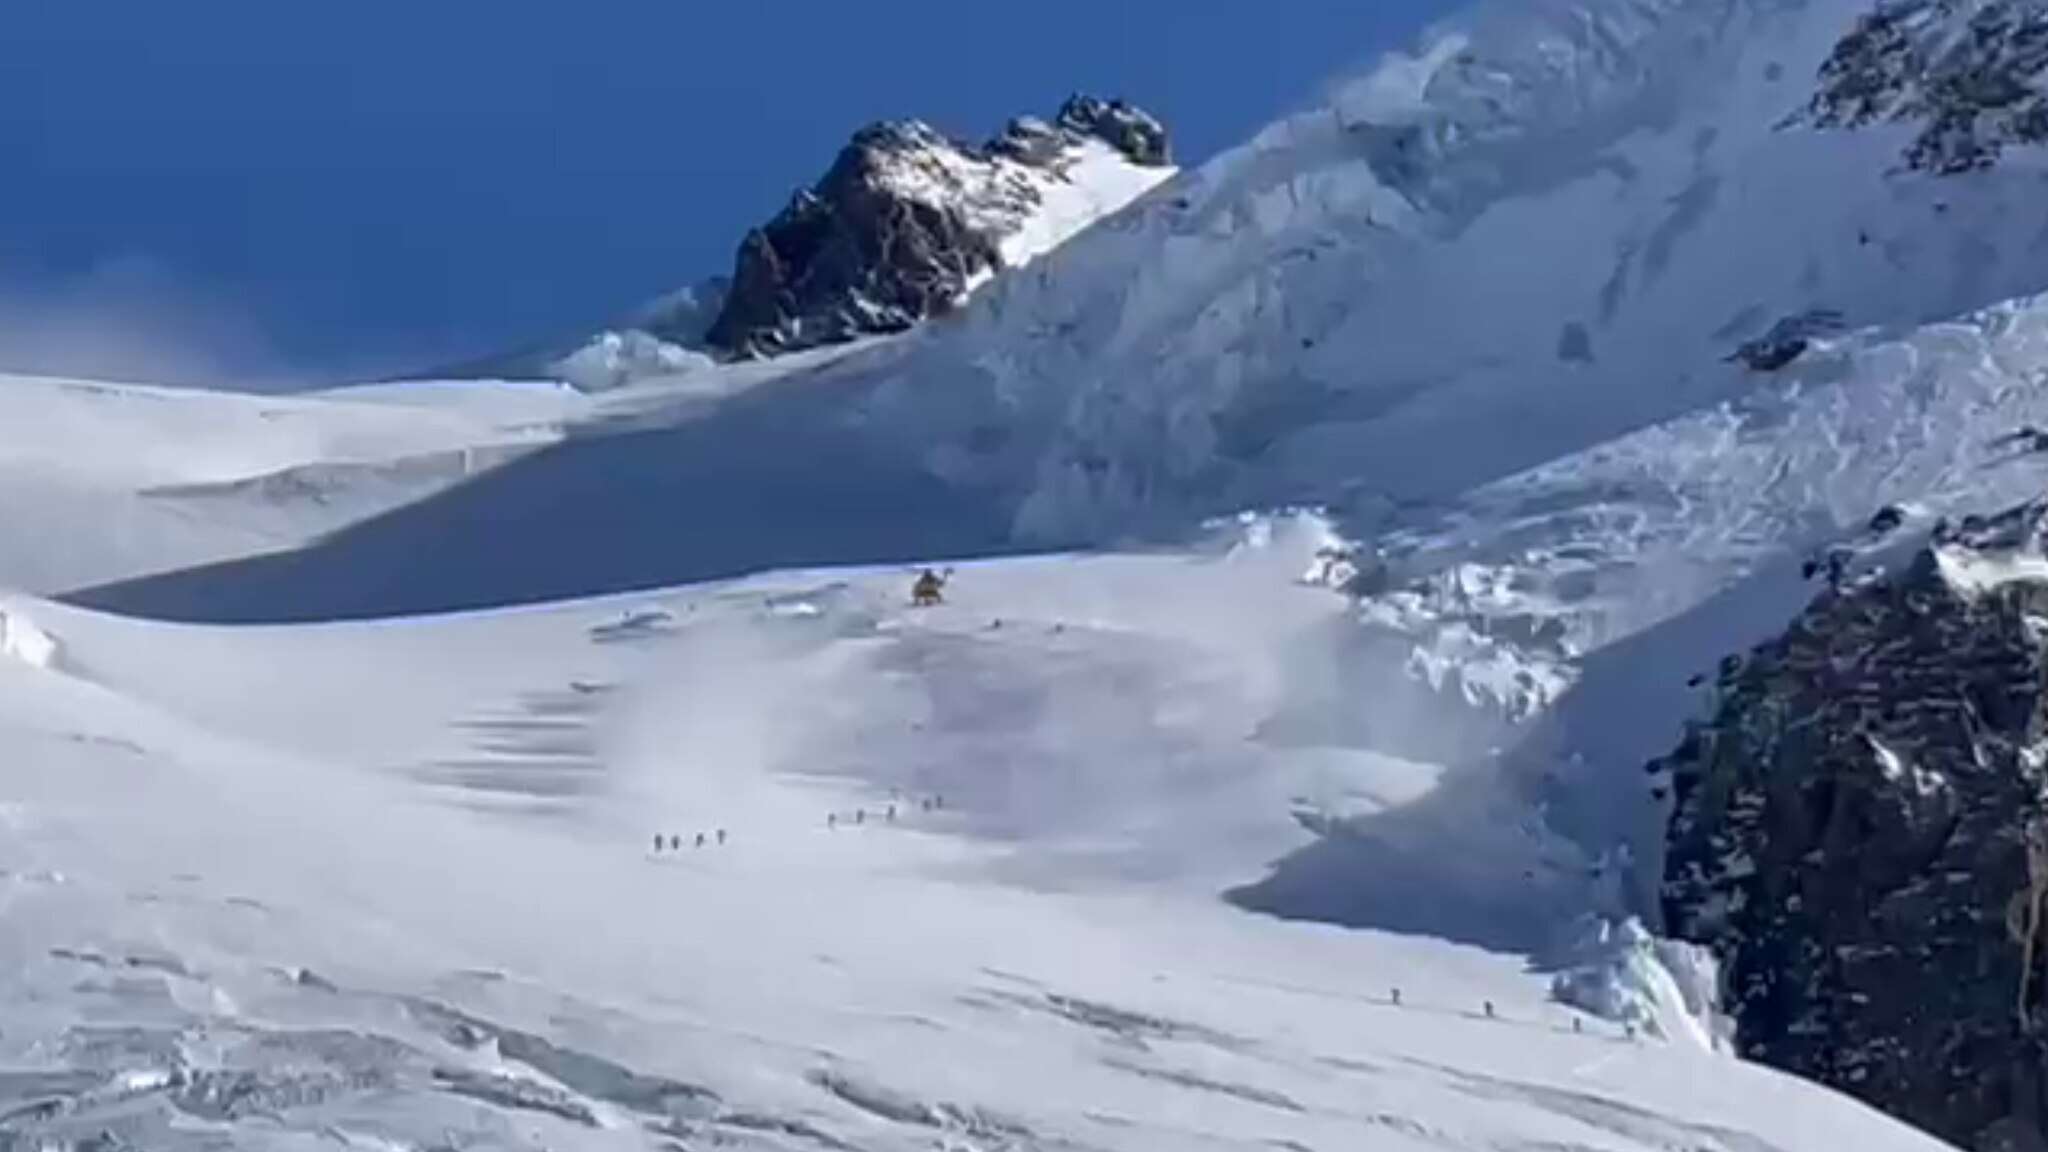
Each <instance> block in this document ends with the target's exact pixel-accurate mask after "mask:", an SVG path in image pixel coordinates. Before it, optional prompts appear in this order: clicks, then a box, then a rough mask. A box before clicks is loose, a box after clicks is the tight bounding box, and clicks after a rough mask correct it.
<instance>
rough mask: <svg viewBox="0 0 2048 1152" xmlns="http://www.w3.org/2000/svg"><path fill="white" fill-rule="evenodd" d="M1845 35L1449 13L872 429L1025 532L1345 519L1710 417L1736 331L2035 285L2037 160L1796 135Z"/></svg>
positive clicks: (963, 351) (1765, 10) (1544, 8)
mask: <svg viewBox="0 0 2048 1152" xmlns="http://www.w3.org/2000/svg"><path fill="white" fill-rule="evenodd" d="M1866 10H1867V8H1866V6H1865V5H1864V4H1862V3H1861V2H1860V0H1816V2H1814V3H1808V4H1798V5H1795V4H1785V3H1779V2H1776V0H1658V2H1647V3H1645V2H1633V0H1629V2H1623V0H1578V2H1566V0H1548V2H1542V3H1534V4H1513V5H1497V6H1495V7H1492V8H1489V9H1486V10H1482V11H1481V12H1479V13H1478V14H1475V15H1473V16H1471V17H1468V18H1465V19H1463V20H1460V21H1458V22H1456V23H1454V24H1450V25H1446V26H1445V27H1443V28H1441V29H1439V30H1438V31H1436V32H1434V33H1433V34H1432V35H1431V36H1430V37H1428V38H1427V39H1426V40H1425V42H1424V44H1423V47H1422V48H1421V49H1420V50H1419V51H1418V52H1417V53H1416V54H1414V55H1413V56H1410V57H1400V58H1396V59H1393V60H1390V61H1389V62H1387V63H1385V64H1384V65H1382V66H1381V67H1380V68H1378V69H1376V70H1374V71H1372V72H1370V73H1369V74H1367V75H1365V76H1362V77H1360V78H1357V79H1354V80H1351V81H1348V82H1344V83H1340V84H1338V85H1336V86H1334V88H1333V89H1332V91H1331V93H1330V95H1329V97H1328V99H1327V100H1325V101H1324V102H1323V103H1322V104H1321V105H1320V106H1318V107H1315V108H1313V109H1311V110H1309V111H1307V112H1304V113H1302V114H1301V115H1299V116H1296V117H1293V118H1291V119H1289V120H1286V121H1284V122H1282V123H1279V124H1277V125H1275V126H1273V127H1272V128H1270V129H1269V130H1267V131H1266V132H1264V133H1262V134H1261V135H1260V136H1259V137H1258V138H1257V139H1256V140H1254V141H1252V142H1251V143H1249V144H1247V145H1245V146H1244V147H1242V148H1239V149H1237V150H1235V151H1233V152H1230V153H1227V154H1225V155H1224V156H1222V157H1220V158H1218V159H1217V160H1215V161H1213V162H1212V163H1210V164H1208V165H1205V166H1204V167H1203V168H1202V169H1200V170H1199V171H1196V172H1192V173H1190V174H1188V175H1187V176H1186V177H1185V178H1183V179H1182V180H1181V181H1179V182H1178V183H1177V184H1176V185H1175V186H1174V187H1172V188H1171V189H1169V190H1166V191H1163V192H1162V193H1161V194H1159V195H1156V196H1153V197H1151V198H1148V199H1147V200H1146V201H1145V202H1144V203H1142V204H1141V205H1140V206H1139V207H1137V208H1136V209H1134V210H1133V211H1130V212H1127V213H1125V214H1123V215H1121V216H1119V217H1118V218H1116V219H1115V220H1114V221H1112V222H1111V223H1110V224H1109V225H1108V226H1106V227H1102V228H1097V229H1093V230H1091V231H1090V232H1089V233H1087V234H1086V235H1085V236H1083V237H1081V238H1079V239H1078V240H1077V241H1076V242H1075V243H1073V244H1071V245H1069V246H1067V247H1066V248H1064V249H1062V250H1061V251H1060V252H1059V253H1058V254H1057V256H1056V257H1054V258H1052V259H1049V260H1046V261H1044V262H1042V263H1041V264H1040V265H1037V266H1035V267H1034V268H1033V269H1031V270H1030V271H1029V272H1028V273H1027V274H1025V275H1021V276H1016V277H1010V278H1007V279H1006V280H1004V281H1003V282H1001V283H999V284H996V285H992V286H991V287H990V288H989V289H988V290H987V291H986V292H985V293H984V294H983V296H982V297H980V298H977V300H976V302H975V303H974V305H973V306H972V307H971V308H969V309H968V310H967V313H966V315H965V316H963V317H962V318H960V320H959V321H958V322H956V323H953V324H949V325H948V326H947V327H946V330H944V331H943V332H934V333H931V334H929V335H928V337H927V338H926V339H925V340H923V341H921V346H920V347H919V349H918V354H917V355H916V356H914V357H912V358H911V359H910V360H909V361H907V362H906V364H905V365H904V366H903V367H902V368H901V369H900V370H899V371H896V372H894V373H893V375H892V377H891V379H890V381H889V382H888V383H887V384H886V385H885V386H883V387H882V388H881V389H880V390H879V393H878V395H877V396H876V397H875V399H874V401H873V404H872V414H873V416H874V418H875V420H874V422H875V424H876V426H877V427H881V428H884V429H891V430H895V431H898V432H900V433H901V436H902V443H903V444H904V445H905V447H906V450H915V451H919V452H921V453H922V454H924V455H925V456H926V458H927V459H928V460H929V461H930V463H931V464H932V465H933V466H934V467H936V468H938V469H940V470H942V471H943V472H945V473H946V474H947V475H950V476H954V477H957V478H960V479H962V480H972V481H975V482H988V483H994V484H1000V485H1005V486H1008V487H1009V488H1010V489H1011V490H1012V491H1014V492H1015V498H1016V501H1017V503H1018V506H1019V509H1020V511H1019V514H1018V520H1017V525H1018V528H1019V529H1020V530H1021V531H1023V532H1025V533H1027V534H1034V535H1036V536H1038V537H1039V538H1045V539H1072V538H1100V537H1102V536H1106V535H1115V534H1117V533H1119V532H1123V531H1129V530H1132V529H1143V528H1146V527H1148V526H1152V525H1159V524H1172V523H1176V522H1184V521H1185V520H1186V518H1187V517H1188V516H1190V515H1191V514H1196V515H1199V514H1201V513H1204V512H1210V511H1214V510H1216V509H1218V508H1228V507H1233V506H1261V505H1267V506H1270V505H1273V504H1278V503H1287V502H1294V501H1302V500H1309V501H1318V502H1330V503H1335V504H1338V505H1340V506H1343V507H1345V508H1346V510H1347V512H1352V513H1358V512H1360V510H1363V511H1364V512H1369V511H1370V510H1371V509H1372V508H1373V507H1374V506H1375V505H1377V504H1380V503H1381V502H1384V501H1387V500H1393V501H1397V502H1401V501H1426V500H1434V499H1438V498H1441V497H1444V496H1446V495H1449V494H1452V493H1455V492H1458V491H1461V490H1464V489H1467V488H1470V487H1472V486H1474V485H1476V484H1480V483H1484V482H1486V481H1489V480H1492V479H1497V478H1499V477H1501V476H1505V475H1508V474H1511V473H1513V472H1515V471H1518V470H1520V469H1522V468H1525V467H1528V466H1531V465H1533V464H1536V463H1538V462H1540V461H1542V460H1545V459H1550V458H1554V457H1556V456H1559V455H1563V454H1567V453H1569V452H1572V451H1575V450H1577V449H1580V448H1583V447H1586V446H1588V445H1590V444H1592V443H1596V442H1599V441H1601V440H1604V439H1607V438H1609V437H1612V436H1614V435H1617V434H1621V433H1624V432H1626V431H1628V430H1630V429H1632V428H1636V427H1640V426H1642V425H1644V424H1647V423H1651V422H1654V421H1657V420H1660V419H1664V418H1667V417H1670V416H1673V415H1676V414H1679V413H1682V412H1686V411H1689V410H1693V409H1697V408H1703V407H1710V406H1712V405H1714V404H1716V403H1719V402H1720V401H1722V400H1726V399H1731V398H1735V397H1739V396H1741V395H1744V394H1746V393H1748V392H1750V391H1751V390H1753V389H1754V388H1756V387H1757V386H1758V385H1759V384H1760V383H1764V382H1768V379H1769V376H1768V373H1766V372H1759V371H1758V370H1757V369H1755V368H1753V367H1751V365H1750V364H1749V363H1743V362H1740V360H1738V361H1737V362H1728V358H1729V357H1730V356H1731V355H1734V354H1736V353H1737V352H1738V351H1739V350H1742V349H1743V348H1744V346H1745V345H1746V344H1748V343H1749V342H1751V341H1756V340H1758V339H1759V338H1765V337H1769V339H1766V340H1764V341H1763V343H1761V344H1757V345H1755V346H1753V347H1752V350H1751V355H1750V359H1751V360H1752V361H1753V362H1755V363H1758V364H1762V365H1766V366H1770V365H1772V364H1773V363H1774V362H1776V363H1780V364H1781V363H1782V362H1783V361H1782V359H1781V357H1784V356H1788V355H1790V356H1796V355H1797V354H1798V351H1799V350H1800V348H1801V347H1802V343H1801V341H1802V340H1803V339H1804V338H1805V334H1809V333H1813V332H1816V331H1819V332H1823V333H1824V332H1825V331H1827V330H1840V329H1844V328H1847V329H1854V328H1858V327H1861V326H1864V325H1868V324H1917V323H1925V322H1929V321H1933V320H1936V319H1940V318H1943V317H1948V316H1953V315H1956V314H1959V313H1962V312H1965V311H1968V310H1970V309H1972V308H1977V307H1982V306H1984V305H1987V304H1990V303H1992V302H1994V301H1997V300H2001V299H2006V298H2009V297H2013V296H2017V295H2022V294H2024V293H2027V292H2030V291H2033V290H2036V289H2038V288H2039V287H2040V286H2041V277H2040V274H2039V272H2038V269H2039V267H2040V258H2041V255H2042V253H2043V245H2044V243H2048V239H2044V237H2048V233H2044V230H2043V229H2042V227H2041V225H2040V223H2039V220H2038V214H2037V213H2036V212H2035V211H2034V210H2033V208H2032V205H2033V204H2034V202H2035V201H2036V199H2037V197H2038V189H2039V187H2040V180H2041V175H2042V165H2041V157H2040V154H2039V153H2037V152H2036V151H2034V150H2032V149H2031V148H2024V147H2015V148H2009V149H2007V150H2006V151H2005V152H2004V154H2003V155H2002V157H2001V158H2000V160H1999V162H1998V163H1997V164H1995V165H1991V166H1989V167H1985V168H1982V169H1978V170H1973V171H1971V172H1969V173H1967V174H1964V175H1961V176H1949V177H1941V176H1938V175H1934V174H1929V173H1923V172H1917V171H1912V170H1910V169H1903V168H1902V166H1901V165H1900V162H1899V157H1900V155H1901V152H1902V149H1903V148H1904V147H1905V146H1906V142H1907V138H1908V135H1909V132H1910V128H1909V127H1907V126H1903V125H1894V124H1891V123H1889V122H1883V123H1875V124H1871V125H1868V126H1865V127H1861V128H1857V129H1854V130H1849V129H1833V128H1820V127H1815V126H1812V125H1809V124H1806V123H1804V122H1802V121H1800V120H1799V119H1798V116H1797V114H1799V113H1802V112H1803V111H1804V110H1806V109H1807V108H1808V107H1809V105H1810V104H1811V103H1812V102H1813V101H1814V99H1815V97H1816V93H1817V91H1819V90H1820V89H1821V87H1822V86H1823V84H1824V83H1826V81H1824V79H1823V77H1822V67H1823V65H1824V64H1825V63H1826V62H1827V61H1828V60H1830V59H1831V58H1832V57H1833V56H1834V55H1835V54H1836V53H1837V50H1838V47H1839V45H1840V44H1841V43H1842V41H1843V39H1844V37H1845V36H1850V35H1852V34H1854V32H1855V29H1856V27H1857V24H1856V21H1857V18H1858V17H1860V16H1862V15H1863V14H1864V13H1865V11H1866ZM1788 120H1790V122H1788ZM1774 330H1775V332H1776V335H1774V334H1773V333H1774ZM1787 333H1790V335H1787Z"/></svg>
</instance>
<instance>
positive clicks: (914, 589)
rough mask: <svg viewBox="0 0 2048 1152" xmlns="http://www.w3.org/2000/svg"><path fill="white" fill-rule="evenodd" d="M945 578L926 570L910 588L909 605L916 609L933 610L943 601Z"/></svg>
mask: <svg viewBox="0 0 2048 1152" xmlns="http://www.w3.org/2000/svg"><path fill="white" fill-rule="evenodd" d="M945 590H946V577H945V576H941V575H939V574H938V573H937V572H934V571H932V570H931V569H929V568H927V569H925V570H924V571H923V572H921V573H919V574H918V577H917V583H915V584H913V585H911V586H910V603H911V605H912V606H913V607H917V608H933V607H936V606H938V605H939V604H940V603H941V602H942V601H943V600H944V599H945Z"/></svg>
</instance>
